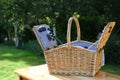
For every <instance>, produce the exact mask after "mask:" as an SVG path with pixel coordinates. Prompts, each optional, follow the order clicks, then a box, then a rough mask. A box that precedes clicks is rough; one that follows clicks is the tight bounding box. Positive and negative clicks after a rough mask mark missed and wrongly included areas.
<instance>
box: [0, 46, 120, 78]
mask: <svg viewBox="0 0 120 80" xmlns="http://www.w3.org/2000/svg"><path fill="white" fill-rule="evenodd" d="M44 63H45V60H44V57H43V56H38V55H36V53H33V52H30V51H26V50H20V49H17V48H15V47H12V46H4V45H0V80H17V75H16V74H15V73H14V70H16V69H21V68H25V67H29V66H36V65H40V64H44ZM101 70H103V71H105V72H110V73H113V74H117V75H120V65H105V66H104V67H103V68H102V69H101Z"/></svg>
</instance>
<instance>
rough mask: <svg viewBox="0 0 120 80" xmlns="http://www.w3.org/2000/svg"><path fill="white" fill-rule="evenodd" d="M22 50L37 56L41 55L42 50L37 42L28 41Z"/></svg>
mask: <svg viewBox="0 0 120 80" xmlns="http://www.w3.org/2000/svg"><path fill="white" fill-rule="evenodd" d="M23 48H24V49H26V50H29V51H32V52H34V53H37V54H38V55H42V54H43V52H42V49H41V47H40V45H39V43H38V42H37V40H32V41H28V42H27V43H25V44H24V46H23Z"/></svg>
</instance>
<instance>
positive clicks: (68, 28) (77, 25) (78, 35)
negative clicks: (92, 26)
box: [67, 17, 80, 46]
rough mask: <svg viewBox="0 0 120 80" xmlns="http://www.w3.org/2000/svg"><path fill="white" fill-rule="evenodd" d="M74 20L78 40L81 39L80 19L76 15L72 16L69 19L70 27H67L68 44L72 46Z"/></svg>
mask: <svg viewBox="0 0 120 80" xmlns="http://www.w3.org/2000/svg"><path fill="white" fill-rule="evenodd" d="M72 20H74V21H75V24H76V27H77V41H80V25H79V21H78V19H77V18H76V17H70V19H69V20H68V27H67V43H68V46H71V37H70V36H71V24H72Z"/></svg>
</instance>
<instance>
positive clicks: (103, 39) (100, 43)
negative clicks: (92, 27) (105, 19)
mask: <svg viewBox="0 0 120 80" xmlns="http://www.w3.org/2000/svg"><path fill="white" fill-rule="evenodd" d="M114 26H115V22H109V23H108V24H107V25H106V26H105V28H104V30H103V33H102V35H101V37H100V39H99V41H98V51H101V50H102V49H103V48H104V46H105V44H106V42H107V40H108V39H109V37H110V34H111V32H112V30H113V28H114Z"/></svg>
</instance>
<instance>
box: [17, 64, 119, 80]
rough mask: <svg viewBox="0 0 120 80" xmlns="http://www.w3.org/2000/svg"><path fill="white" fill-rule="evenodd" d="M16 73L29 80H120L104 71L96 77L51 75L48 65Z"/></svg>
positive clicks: (20, 70)
mask: <svg viewBox="0 0 120 80" xmlns="http://www.w3.org/2000/svg"><path fill="white" fill-rule="evenodd" d="M15 73H16V74H17V75H19V76H22V77H24V78H27V79H29V80H120V76H118V75H113V74H110V73H106V72H103V71H99V72H98V73H97V74H96V76H95V77H84V76H60V75H51V74H49V71H48V68H47V65H46V64H44V65H39V66H33V67H28V68H23V69H19V70H15Z"/></svg>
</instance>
